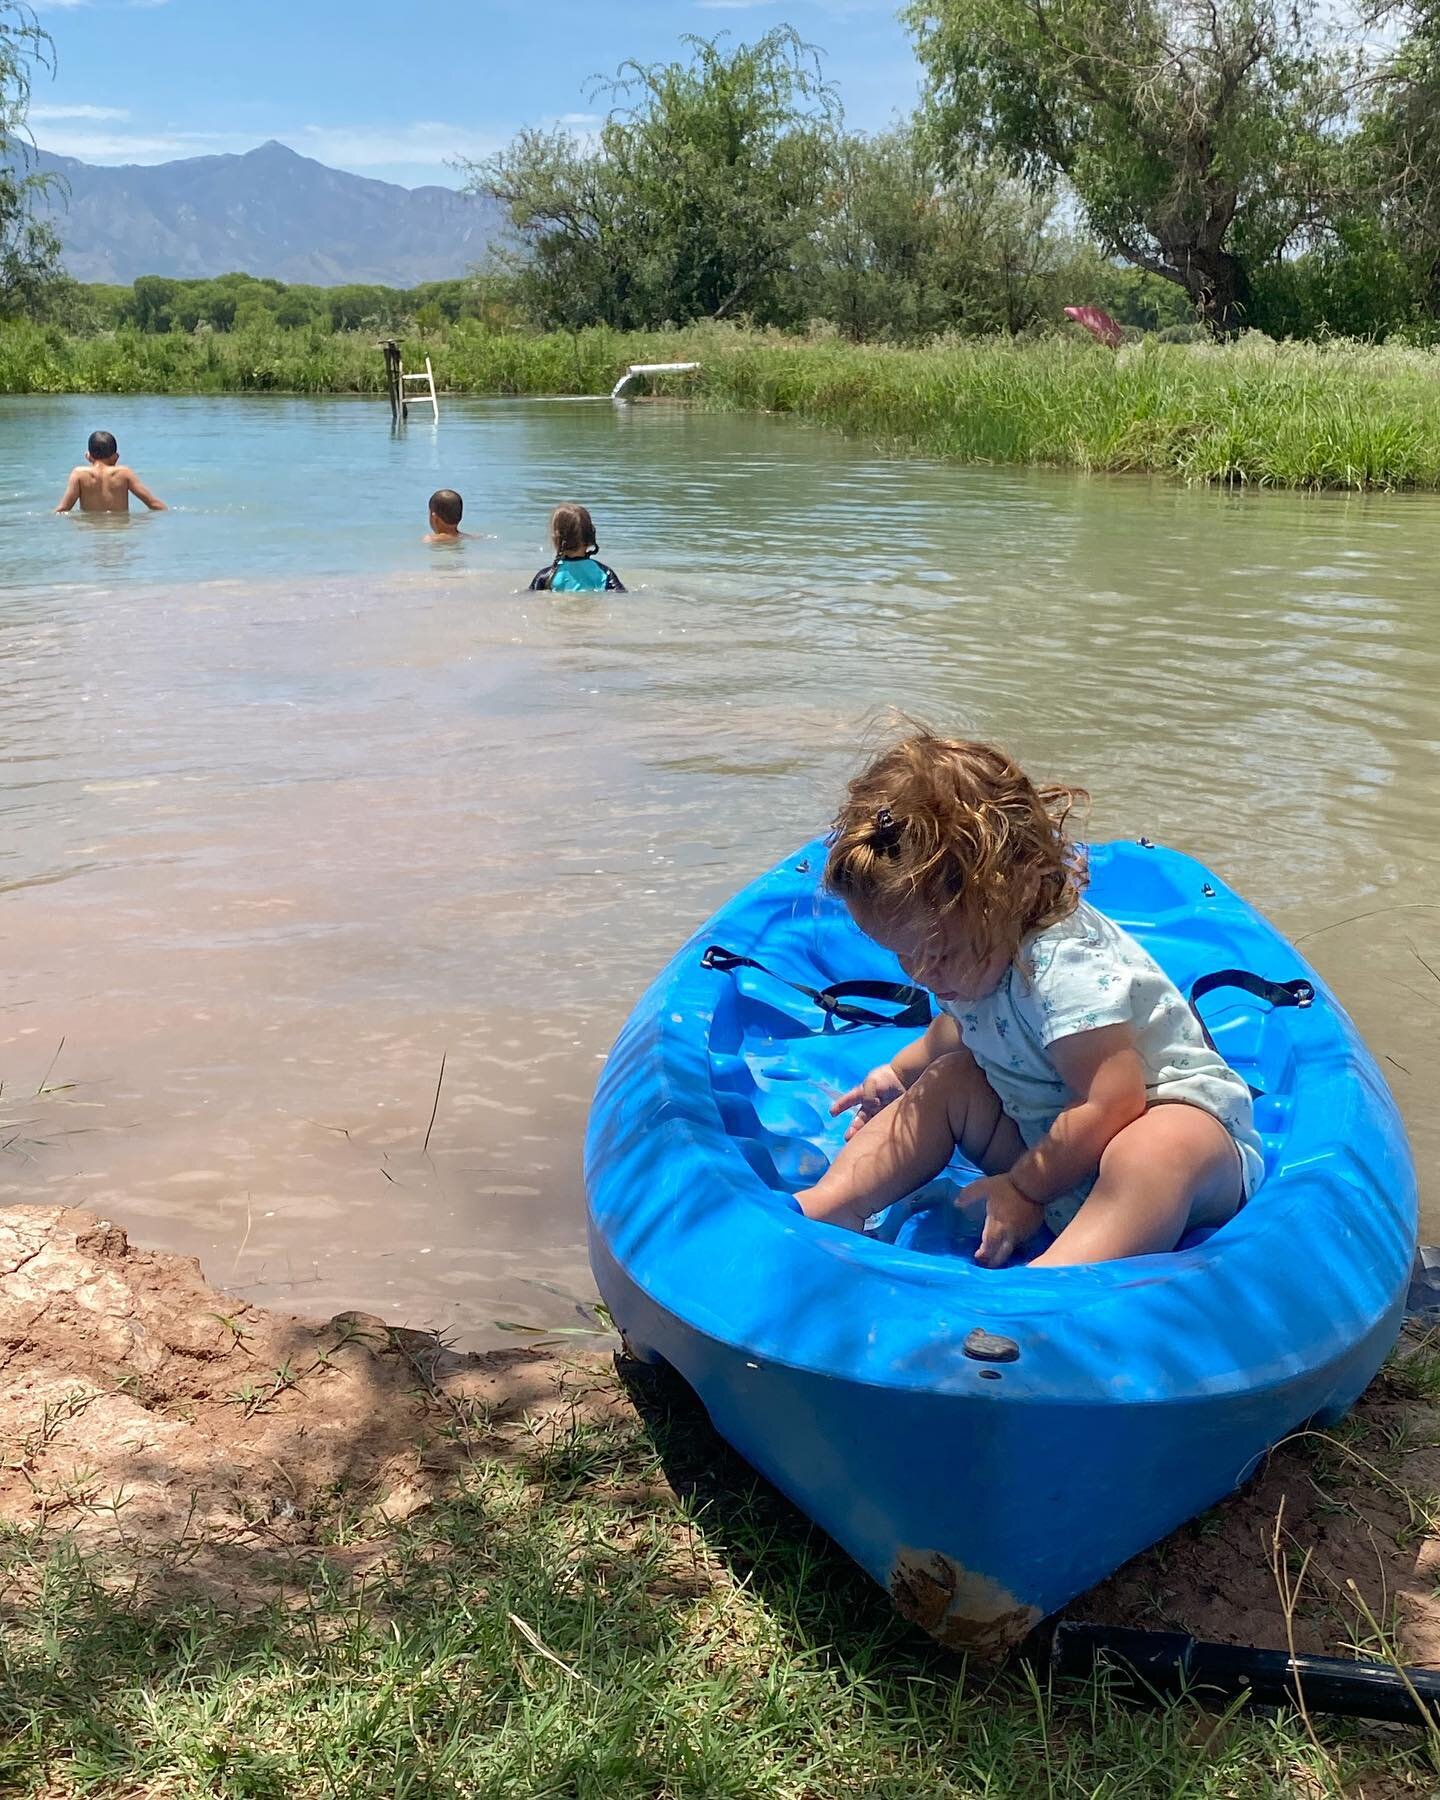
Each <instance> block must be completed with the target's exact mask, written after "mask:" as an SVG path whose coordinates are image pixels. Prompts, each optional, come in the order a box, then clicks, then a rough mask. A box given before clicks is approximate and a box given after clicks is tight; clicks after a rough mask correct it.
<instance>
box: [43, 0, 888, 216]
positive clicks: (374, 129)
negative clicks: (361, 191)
mask: <svg viewBox="0 0 1440 1800" xmlns="http://www.w3.org/2000/svg"><path fill="white" fill-rule="evenodd" d="M37 4H38V0H37ZM897 5H898V0H660V3H659V4H648V5H647V4H642V3H641V0H469V4H466V3H464V0H411V4H410V5H408V6H403V5H402V6H397V5H395V3H394V0H389V3H388V4H385V5H382V4H380V0H343V3H342V0H49V3H48V4H41V5H39V10H40V13H41V16H42V18H43V21H44V24H45V26H46V28H47V29H48V30H49V32H50V33H51V35H52V37H53V38H54V40H55V46H56V52H57V63H58V73H57V76H56V79H55V80H53V81H51V80H50V79H48V77H45V76H41V78H40V79H39V80H38V81H37V83H36V87H35V93H34V95H33V99H32V106H31V129H32V131H33V132H34V135H35V139H36V141H37V142H38V143H40V144H41V145H43V146H44V147H45V148H46V149H49V150H57V151H61V152H63V153H64V154H66V155H70V156H78V157H81V158H83V159H84V160H85V161H87V162H105V163H117V162H165V161H168V160H169V159H170V158H172V157H178V156H202V155H206V154H208V153H210V152H214V151H226V150H230V151H237V150H248V149H250V148H252V147H253V146H254V145H255V144H258V143H262V142H263V141H264V140H265V139H267V138H279V139H280V140H281V141H282V142H284V143H287V144H289V145H291V146H292V147H293V148H294V149H296V150H299V151H301V152H302V153H303V154H305V155H308V156H314V157H317V158H319V160H320V161H322V162H326V163H330V164H332V165H333V166H335V167H336V168H342V169H353V170H356V171H357V172H358V173H360V174H365V175H374V176H378V177H380V178H381V179H383V180H388V181H400V182H404V183H405V184H406V185H407V186H415V185H417V184H419V183H421V182H426V181H443V182H447V183H450V184H452V185H453V184H456V183H457V182H458V181H459V179H460V177H458V176H457V175H455V174H454V173H453V172H452V171H451V170H449V169H447V168H446V166H445V165H446V159H447V158H449V157H451V156H456V155H461V156H470V157H477V156H482V155H484V154H485V153H486V152H487V151H489V150H492V149H495V148H497V147H498V146H499V145H501V144H503V143H505V142H506V141H508V139H509V138H510V136H511V135H512V134H513V132H514V131H515V130H516V129H517V127H519V126H521V125H527V124H537V123H542V122H545V123H554V122H555V121H557V120H561V121H567V122H573V123H575V124H576V125H577V126H579V127H580V128H582V129H583V127H584V125H585V123H586V122H587V120H588V118H589V116H590V115H592V114H593V113H594V111H595V109H596V106H597V104H599V103H597V102H596V101H595V100H594V99H593V98H592V97H591V95H590V92H589V89H590V85H591V77H592V76H594V75H596V74H597V73H607V74H608V73H610V72H611V71H613V70H614V68H615V66H616V65H617V64H618V63H619V62H621V61H622V60H623V59H624V58H626V57H630V56H633V57H637V58H639V59H640V60H642V61H647V62H648V61H654V60H657V59H660V58H670V57H673V56H674V55H675V54H677V50H678V44H679V39H680V36H681V34H682V33H684V32H698V33H700V34H701V35H703V36H706V37H713V36H714V35H715V34H716V33H717V32H720V31H730V32H732V33H733V34H735V35H736V36H737V37H754V36H758V35H759V34H760V32H762V31H764V30H766V29H767V28H768V27H770V26H771V25H775V24H778V23H780V22H782V21H785V22H788V23H791V24H793V25H795V26H796V27H797V29H798V30H799V31H800V32H801V33H802V34H803V35H804V36H805V37H806V38H807V39H808V40H809V41H810V42H812V43H814V44H818V45H819V46H820V47H821V48H822V49H823V50H825V51H826V52H827V56H826V66H827V69H828V71H829V74H830V76H831V79H832V80H833V81H834V82H835V83H836V85H837V86H838V88H839V90H840V95H841V98H842V100H843V102H844V105H845V110H846V116H847V118H848V120H849V121H850V123H851V124H852V125H854V126H856V127H858V128H860V129H866V130H869V129H875V128H877V127H880V126H882V125H885V124H886V123H888V122H889V120H890V119H891V118H892V117H893V116H894V115H895V114H896V113H897V112H900V111H906V110H908V109H909V107H910V106H911V105H912V104H913V102H914V100H915V96H916V92H917V87H918V79H919V78H918V72H917V69H916V65H915V60H914V57H913V55H912V53H911V48H910V41H909V37H908V35H907V33H906V31H905V29H904V27H903V26H902V25H901V24H900V23H899V20H898V18H897V17H896V6H897ZM397 18H398V19H401V20H403V21H405V22H404V23H403V24H401V25H399V26H398V27H397V24H396V20H397Z"/></svg>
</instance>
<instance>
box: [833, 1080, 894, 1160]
mask: <svg viewBox="0 0 1440 1800" xmlns="http://www.w3.org/2000/svg"><path fill="white" fill-rule="evenodd" d="M904 1092H905V1083H904V1082H903V1081H902V1080H901V1079H900V1077H899V1076H898V1075H897V1074H896V1073H895V1068H894V1065H893V1064H892V1063H881V1065H880V1067H879V1068H878V1069H872V1070H871V1071H870V1073H869V1074H868V1075H867V1076H866V1077H865V1079H864V1080H863V1081H862V1082H861V1083H860V1085H859V1086H858V1087H853V1088H851V1090H850V1092H849V1093H848V1094H842V1095H841V1096H840V1098H839V1099H838V1100H837V1101H836V1102H835V1104H834V1105H833V1106H832V1107H831V1108H830V1117H831V1118H832V1119H836V1118H838V1117H839V1116H840V1114H841V1113H843V1112H849V1110H850V1108H851V1107H852V1106H853V1107H854V1108H855V1117H854V1118H853V1119H852V1120H851V1121H850V1129H849V1130H848V1131H847V1132H846V1133H845V1142H846V1143H847V1144H848V1143H849V1142H850V1140H851V1138H852V1137H854V1135H855V1133H856V1132H857V1131H859V1130H860V1129H861V1128H862V1127H863V1126H865V1125H868V1124H869V1123H870V1121H871V1119H873V1118H874V1117H875V1115H876V1113H878V1112H884V1110H885V1108H886V1107H887V1106H889V1105H890V1103H891V1101H892V1100H898V1099H899V1098H900V1096H901V1095H902V1094H903V1093H904Z"/></svg>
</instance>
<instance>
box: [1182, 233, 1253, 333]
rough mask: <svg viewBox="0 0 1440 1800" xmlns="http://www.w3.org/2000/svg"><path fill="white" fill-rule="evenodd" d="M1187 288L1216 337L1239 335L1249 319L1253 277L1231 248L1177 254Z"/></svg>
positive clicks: (1193, 250)
mask: <svg viewBox="0 0 1440 1800" xmlns="http://www.w3.org/2000/svg"><path fill="white" fill-rule="evenodd" d="M1174 260H1175V262H1176V264H1177V266H1178V267H1179V268H1180V270H1181V271H1182V274H1183V277H1184V282H1185V291H1186V293H1188V294H1189V296H1190V298H1191V300H1193V301H1194V303H1195V310H1196V311H1197V312H1198V313H1199V314H1200V317H1201V319H1202V320H1203V322H1204V323H1205V324H1206V325H1208V326H1209V328H1210V330H1211V331H1212V332H1214V334H1215V336H1216V337H1217V338H1232V337H1238V336H1239V334H1240V333H1241V332H1242V331H1243V330H1244V329H1245V327H1246V326H1247V325H1248V324H1249V322H1250V277H1249V276H1248V275H1247V274H1246V273H1245V265H1244V263H1242V262H1241V261H1240V258H1239V257H1238V256H1232V255H1231V254H1230V252H1229V251H1228V250H1196V249H1188V250H1185V251H1182V252H1181V253H1180V254H1179V255H1178V256H1176V257H1175V259H1174Z"/></svg>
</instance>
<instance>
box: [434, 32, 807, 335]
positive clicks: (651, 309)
mask: <svg viewBox="0 0 1440 1800" xmlns="http://www.w3.org/2000/svg"><path fill="white" fill-rule="evenodd" d="M683 41H684V43H685V45H686V47H687V49H688V51H689V59H688V60H687V61H677V62H670V63H655V64H649V65H646V64H641V63H634V62H631V63H626V64H624V65H623V66H622V67H621V69H620V71H619V73H618V75H617V77H616V79H615V81H614V82H613V83H611V84H609V88H608V92H609V94H610V96H611V98H612V100H613V101H614V102H615V110H613V111H612V112H611V114H610V116H609V118H608V119H607V120H606V122H605V124H604V125H603V126H602V128H601V130H600V132H599V135H598V140H597V141H595V142H593V143H592V142H589V141H586V140H582V139H580V138H577V137H575V136H574V135H573V134H570V133H567V132H546V131H536V130H532V131H524V132H521V133H520V135H519V136H518V137H517V138H516V139H515V141H514V142H513V143H512V144H511V145H510V147H509V148H508V149H507V150H504V151H502V152H501V153H500V154H499V155H498V156H494V157H491V158H489V159H488V160H487V161H485V162H482V163H478V164H470V165H468V166H469V172H470V184H469V185H470V189H471V191H472V192H477V193H481V194H485V195H488V196H490V197H491V198H492V199H495V200H498V201H499V202H500V203H501V204H502V205H503V206H504V207H505V208H506V210H507V212H508V213H509V216H510V222H511V224H512V226H513V227H514V229H515V231H516V232H517V234H518V235H519V237H520V239H521V241H522V243H523V245H524V247H525V249H524V253H523V255H522V256H521V257H520V258H519V259H518V260H517V261H516V265H515V266H516V276H517V281H518V284H519V294H520V297H521V300H522V303H523V304H525V306H526V307H527V310H529V311H530V312H531V314H532V315H533V316H535V317H537V318H539V319H540V320H541V321H543V322H544V323H547V324H558V325H564V326H570V327H574V326H578V325H582V324H589V323H594V322H603V323H606V324H611V325H615V326H619V327H622V328H627V327H628V328H634V327H644V326H654V325H659V324H662V323H664V322H665V321H667V320H673V321H676V322H683V321H688V320H691V319H699V318H714V319H723V318H728V317H732V316H735V315H738V314H742V313H743V314H747V315H749V316H750V317H752V318H755V319H757V320H760V321H777V320H783V319H784V318H785V317H786V316H787V314H788V312H789V310H790V308H792V307H793V304H794V294H795V284H794V281H793V274H794V270H795V267H796V265H797V263H798V262H800V261H802V260H804V259H805V258H806V257H807V256H808V255H809V254H810V240H811V238H812V236H813V234H814V232H815V231H816V229H817V228H818V226H819V224H820V222H821V217H822V208H823V203H824V197H825V194H826V191H827V188H828V186H829V183H830V179H831V175H832V170H833V161H834V152H835V144H836V139H837V136H838V131H839V119H840V114H839V106H838V103H837V101H836V99H835V95H834V91H833V89H832V88H831V87H830V86H829V84H828V83H827V82H826V80H825V78H824V75H823V72H822V70H821V67H820V64H819V60H818V57H817V55H816V52H815V51H814V50H812V49H811V48H810V47H809V46H808V45H806V44H805V43H803V42H802V40H801V39H800V37H799V36H798V35H797V33H796V32H794V31H793V30H791V29H790V27H788V26H780V27H777V28H776V29H775V30H773V31H770V32H767V33H766V34H765V36H764V37H762V38H760V39H758V40H757V41H756V42H755V43H753V44H740V45H737V46H736V47H735V48H734V49H733V50H729V49H726V48H725V47H724V46H723V43H722V41H721V40H720V39H716V40H714V41H713V42H712V41H709V40H707V39H704V38H699V37H687V38H685V39H684V40H683Z"/></svg>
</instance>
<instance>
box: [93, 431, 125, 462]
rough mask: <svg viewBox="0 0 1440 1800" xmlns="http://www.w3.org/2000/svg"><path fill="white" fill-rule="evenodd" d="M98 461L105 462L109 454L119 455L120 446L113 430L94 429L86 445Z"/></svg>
mask: <svg viewBox="0 0 1440 1800" xmlns="http://www.w3.org/2000/svg"><path fill="white" fill-rule="evenodd" d="M85 448H86V449H87V450H88V451H89V452H90V454H91V455H92V456H93V457H94V458H95V460H96V462H104V460H105V458H106V457H107V456H118V455H119V454H120V446H119V445H118V444H117V443H116V442H115V433H114V432H113V431H92V432H91V433H90V442H89V443H88V444H87V445H86V446H85Z"/></svg>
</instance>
